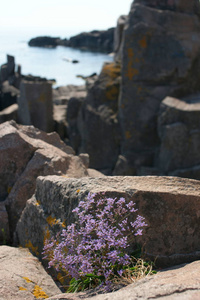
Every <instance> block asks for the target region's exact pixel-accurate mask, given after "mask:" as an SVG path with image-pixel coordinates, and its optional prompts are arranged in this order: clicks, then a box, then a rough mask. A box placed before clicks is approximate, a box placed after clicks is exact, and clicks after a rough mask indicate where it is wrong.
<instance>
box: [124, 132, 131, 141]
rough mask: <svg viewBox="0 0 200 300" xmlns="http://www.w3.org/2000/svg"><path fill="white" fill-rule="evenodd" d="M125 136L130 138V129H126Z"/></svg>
mask: <svg viewBox="0 0 200 300" xmlns="http://www.w3.org/2000/svg"><path fill="white" fill-rule="evenodd" d="M125 136H126V138H127V139H130V138H131V133H130V131H126V132H125Z"/></svg>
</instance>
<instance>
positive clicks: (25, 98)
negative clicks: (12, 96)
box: [17, 80, 54, 132]
mask: <svg viewBox="0 0 200 300" xmlns="http://www.w3.org/2000/svg"><path fill="white" fill-rule="evenodd" d="M17 103H18V106H19V109H18V120H19V123H20V124H23V125H33V126H35V127H37V128H39V129H41V130H43V131H46V132H52V131H53V129H54V128H53V127H54V123H53V102H52V85H51V83H50V82H39V81H38V82H33V81H25V80H22V81H21V84H20V96H19V97H18V99H17Z"/></svg>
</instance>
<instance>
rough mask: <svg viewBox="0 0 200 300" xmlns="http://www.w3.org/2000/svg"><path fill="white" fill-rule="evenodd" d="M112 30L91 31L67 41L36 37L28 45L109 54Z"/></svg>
mask: <svg viewBox="0 0 200 300" xmlns="http://www.w3.org/2000/svg"><path fill="white" fill-rule="evenodd" d="M114 29H115V28H109V29H108V30H93V31H90V32H82V33H80V34H78V35H75V36H72V37H71V38H69V39H66V38H65V39H61V38H60V37H50V36H38V37H35V38H32V39H31V40H30V41H29V42H28V45H29V46H31V47H45V48H55V47H57V46H65V47H72V48H78V49H82V50H89V51H98V52H104V53H110V52H112V51H113V43H114Z"/></svg>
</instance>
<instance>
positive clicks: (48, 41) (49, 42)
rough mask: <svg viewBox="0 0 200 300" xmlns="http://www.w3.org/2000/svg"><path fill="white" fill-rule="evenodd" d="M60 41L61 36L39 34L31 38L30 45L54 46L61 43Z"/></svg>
mask: <svg viewBox="0 0 200 300" xmlns="http://www.w3.org/2000/svg"><path fill="white" fill-rule="evenodd" d="M60 41H61V40H60V38H59V37H50V36H38V37H36V38H33V39H31V40H30V41H29V42H28V45H29V46H31V47H45V48H54V47H56V46H58V45H59V44H60Z"/></svg>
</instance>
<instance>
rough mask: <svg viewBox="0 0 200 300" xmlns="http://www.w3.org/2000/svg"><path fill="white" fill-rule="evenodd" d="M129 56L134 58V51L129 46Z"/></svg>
mask: <svg viewBox="0 0 200 300" xmlns="http://www.w3.org/2000/svg"><path fill="white" fill-rule="evenodd" d="M128 57H129V58H133V57H134V52H133V49H132V48H128Z"/></svg>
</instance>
